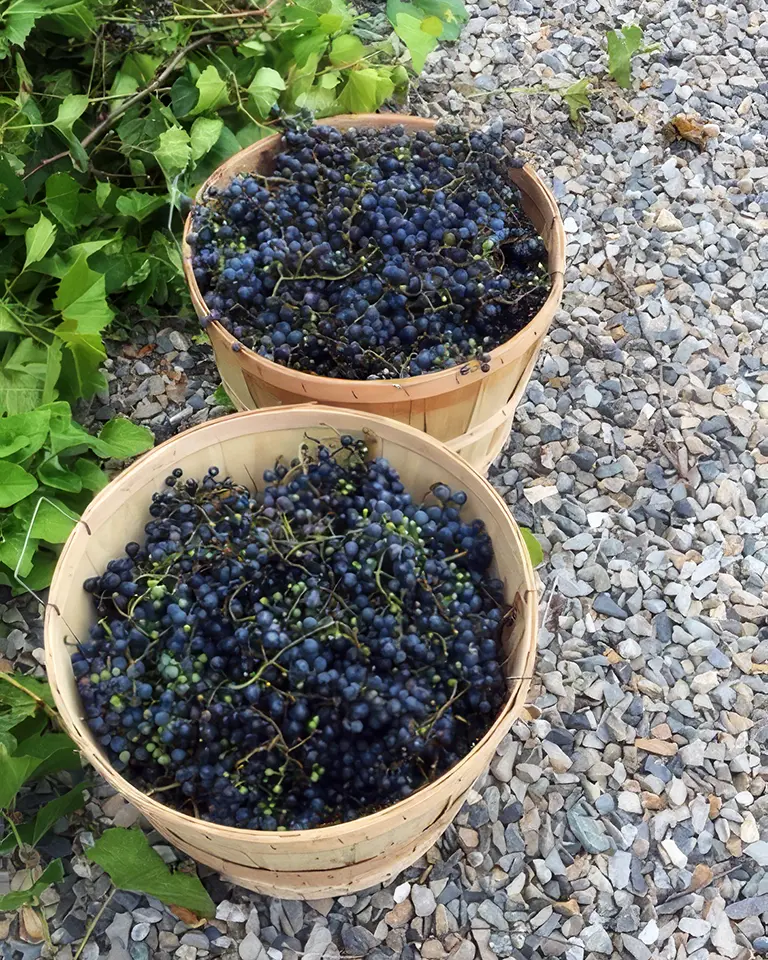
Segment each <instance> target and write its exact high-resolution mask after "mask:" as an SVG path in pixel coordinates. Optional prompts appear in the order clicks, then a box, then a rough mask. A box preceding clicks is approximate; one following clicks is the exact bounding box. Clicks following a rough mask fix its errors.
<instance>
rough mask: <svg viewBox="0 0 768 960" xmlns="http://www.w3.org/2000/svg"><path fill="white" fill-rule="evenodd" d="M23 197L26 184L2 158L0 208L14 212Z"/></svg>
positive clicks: (0, 162) (0, 168)
mask: <svg viewBox="0 0 768 960" xmlns="http://www.w3.org/2000/svg"><path fill="white" fill-rule="evenodd" d="M0 59H2V56H0ZM23 197H24V184H23V183H22V182H21V177H20V176H19V175H18V174H17V173H16V171H15V170H14V169H13V167H12V166H11V165H10V163H8V161H7V159H6V158H5V157H0V207H2V208H3V209H4V210H12V209H13V208H14V207H15V206H16V204H17V203H18V202H19V200H21V199H22V198H23Z"/></svg>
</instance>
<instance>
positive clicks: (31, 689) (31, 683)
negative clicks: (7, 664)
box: [0, 673, 56, 710]
mask: <svg viewBox="0 0 768 960" xmlns="http://www.w3.org/2000/svg"><path fill="white" fill-rule="evenodd" d="M9 679H12V680H13V681H14V683H15V684H16V685H17V686H16V688H15V689H18V687H23V688H24V690H26V691H27V696H29V699H30V700H32V701H34V703H35V704H36V705H38V706H40V707H42V706H43V705H45V706H47V707H50V708H51V710H55V709H56V701H55V700H54V699H53V693H51V686H50V684H49V683H48V682H47V680H38V679H37V677H30V676H26V675H23V674H20V673H17V674H14V676H13V677H12V678H9V677H8V676H7V675H6V674H3V675H2V676H0V689H5V688H7V687H9V686H12V684H10V683H9ZM1 699H2V695H0V700H1Z"/></svg>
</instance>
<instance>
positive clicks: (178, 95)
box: [171, 74, 200, 117]
mask: <svg viewBox="0 0 768 960" xmlns="http://www.w3.org/2000/svg"><path fill="white" fill-rule="evenodd" d="M199 97H200V91H199V90H198V89H197V87H196V86H195V84H194V83H193V82H192V80H190V79H189V77H186V76H184V75H183V74H182V76H180V77H179V79H178V80H177V81H176V82H175V83H174V85H173V86H172V87H171V109H172V110H173V112H174V115H175V116H177V117H186V116H187V114H189V113H191V112H192V110H194V109H195V106H196V104H197V101H198V99H199Z"/></svg>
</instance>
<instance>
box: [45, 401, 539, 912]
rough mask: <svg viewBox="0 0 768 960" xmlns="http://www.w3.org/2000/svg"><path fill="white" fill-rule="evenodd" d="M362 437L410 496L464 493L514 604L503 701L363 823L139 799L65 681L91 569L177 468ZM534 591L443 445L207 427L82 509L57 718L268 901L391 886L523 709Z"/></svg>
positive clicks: (266, 419) (486, 504) (233, 468)
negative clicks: (232, 822) (249, 815)
mask: <svg viewBox="0 0 768 960" xmlns="http://www.w3.org/2000/svg"><path fill="white" fill-rule="evenodd" d="M339 434H351V435H353V436H355V437H363V438H365V440H366V442H367V444H368V448H369V451H370V455H371V456H383V457H386V458H388V460H389V461H390V463H391V464H392V466H393V467H394V468H395V469H396V470H398V472H399V473H400V476H401V480H402V482H403V483H404V484H405V487H406V489H407V490H409V491H411V492H413V493H414V494H415V495H418V496H421V495H422V494H423V493H425V492H426V491H427V490H428V489H429V487H430V485H431V484H433V483H436V482H444V483H447V484H449V485H450V486H451V487H452V488H453V489H464V490H465V491H466V492H467V496H468V500H467V506H466V510H467V515H471V516H472V517H478V518H480V519H481V520H483V521H484V522H485V525H486V528H487V530H488V533H489V534H490V536H491V538H492V540H493V546H494V552H495V560H494V568H493V575H494V576H496V577H498V578H499V579H500V580H501V581H502V582H503V584H504V594H505V600H506V601H507V603H509V604H510V606H511V607H512V615H511V616H510V617H508V618H507V626H506V627H505V629H504V633H503V638H502V644H503V659H502V663H503V667H504V673H505V677H506V678H507V696H506V700H505V702H504V704H503V707H502V709H501V712H500V713H499V715H498V716H497V717H496V719H495V720H494V722H493V725H492V726H491V727H490V729H489V730H488V732H487V733H486V734H485V735H484V736H483V737H482V739H481V740H480V741H479V742H478V743H476V745H475V746H474V747H473V748H472V749H471V750H470V752H469V753H468V754H467V755H466V756H465V757H464V758H463V759H462V760H460V762H459V763H457V764H456V765H455V766H453V767H452V768H451V769H449V770H448V771H447V772H446V773H444V774H442V776H440V777H439V778H438V779H437V780H435V781H433V782H432V783H429V784H427V785H425V786H423V787H421V788H420V789H418V790H416V791H415V792H414V793H413V794H411V795H410V796H409V797H407V798H406V799H404V800H400V801H398V802H396V803H394V804H393V805H392V806H389V807H386V808H385V809H382V810H380V811H378V812H376V813H372V814H369V815H366V816H363V817H361V818H359V819H357V820H352V821H349V822H346V823H340V824H336V825H331V826H324V827H318V828H314V829H309V830H301V831H274V832H273V831H256V830H247V829H239V828H235V827H227V826H223V825H220V824H215V823H209V822H206V821H202V820H198V819H195V818H194V817H192V816H190V815H187V814H185V813H181V812H179V811H178V810H175V809H172V808H170V807H168V806H165V805H163V804H162V803H161V802H159V800H157V799H153V798H152V797H150V796H147V795H146V794H145V793H143V792H142V791H141V790H140V789H138V788H137V787H136V786H135V785H134V784H132V783H130V782H128V780H127V779H125V778H123V777H122V776H121V775H120V774H119V773H118V772H117V771H116V770H115V769H114V768H113V767H111V766H110V763H109V762H108V760H107V758H106V755H105V753H104V752H103V750H102V748H101V746H100V745H99V744H98V742H97V739H96V738H95V737H94V735H93V734H92V732H91V731H90V728H89V727H88V725H87V723H86V720H85V714H84V710H83V705H82V702H81V700H80V697H79V694H78V690H77V684H76V680H75V677H74V674H73V669H72V663H71V659H70V657H71V654H72V652H73V650H74V649H75V638H76V637H77V638H79V639H82V638H85V637H87V635H88V631H89V628H90V627H91V625H92V623H93V621H94V611H93V607H92V599H91V596H90V595H89V594H87V593H86V592H85V591H84V589H83V586H82V585H83V581H84V580H85V579H86V578H88V577H92V576H94V575H98V574H99V573H100V572H101V571H103V570H104V569H105V567H106V564H107V562H108V561H109V560H110V559H112V558H113V557H117V556H120V555H122V551H123V549H124V546H125V544H126V543H127V542H129V541H131V540H139V539H141V535H142V531H143V528H144V525H145V523H146V522H147V521H148V520H149V510H148V508H149V505H150V502H151V498H152V494H153V493H154V492H155V491H157V490H159V489H161V487H162V484H163V480H164V478H165V477H166V476H167V475H168V474H169V473H170V472H171V471H172V470H173V469H175V468H177V467H180V468H182V469H183V471H184V475H185V476H187V477H200V476H202V475H203V474H204V473H205V471H206V470H207V469H208V468H209V467H210V466H211V465H214V464H215V465H218V466H219V467H220V468H221V471H222V473H224V474H228V475H231V476H232V478H233V479H234V480H235V481H238V482H241V483H243V484H246V485H250V486H251V488H253V483H252V481H251V480H250V478H251V477H260V475H261V473H262V472H263V470H265V469H267V468H272V467H274V464H275V459H276V458H277V457H278V456H279V455H282V456H283V457H285V458H286V461H287V462H290V460H291V458H292V457H295V456H296V452H297V450H298V449H299V447H300V445H301V444H302V442H303V441H304V440H305V439H306V438H307V437H311V438H314V439H317V438H322V437H329V438H331V437H333V436H338V435H339ZM536 608H537V596H536V589H535V582H534V574H533V570H532V567H531V562H530V559H529V556H528V552H527V550H526V547H525V543H524V541H523V539H522V537H521V535H520V532H519V530H518V528H517V526H516V524H515V522H514V520H513V519H512V518H511V516H510V513H509V511H508V510H507V508H506V506H505V505H504V503H503V501H502V500H501V498H500V497H499V496H498V494H497V493H496V492H495V491H494V489H493V488H492V487H491V486H490V484H489V483H488V482H487V481H486V480H484V479H483V478H481V477H480V476H478V475H477V474H476V473H475V472H474V471H473V470H472V469H471V467H469V466H468V464H467V463H466V462H465V461H464V460H463V459H461V458H460V457H458V456H457V455H456V454H454V453H453V452H451V451H450V450H447V449H446V448H445V447H444V446H443V445H442V444H440V443H438V442H437V441H436V440H434V439H432V438H431V437H429V436H427V435H425V434H424V433H421V432H420V431H418V430H415V429H413V428H412V427H407V426H403V425H401V424H398V423H396V422H394V421H392V420H388V419H385V418H381V417H374V416H370V415H366V414H361V413H357V412H355V411H350V410H339V409H336V408H331V407H320V406H317V405H304V404H302V405H294V406H292V407H287V406H286V407H279V408H275V409H272V410H263V411H246V412H244V413H237V414H233V415H232V416H229V417H225V418H223V419H221V420H216V421H213V422H211V423H206V424H203V425H201V426H198V427H195V428H193V429H191V430H188V431H186V432H184V433H182V434H181V435H180V436H178V437H175V438H173V439H171V440H168V441H167V442H165V443H163V444H161V445H160V446H158V447H156V448H155V449H154V450H152V451H151V452H150V453H148V454H146V455H145V456H144V457H142V458H141V459H140V460H138V461H137V462H136V463H135V464H133V466H131V467H129V468H128V469H127V470H125V471H124V472H123V473H122V474H121V475H120V476H119V477H118V478H117V479H116V480H114V481H113V482H112V483H110V484H109V486H108V487H106V488H105V489H104V490H103V491H102V492H101V493H100V494H99V495H98V496H97V497H96V498H95V499H94V500H93V502H92V503H91V504H90V506H89V507H88V508H87V509H86V511H85V513H84V514H83V517H82V520H81V521H80V523H78V525H77V526H76V527H75V530H74V531H73V533H72V534H71V536H70V538H69V540H68V541H67V544H66V546H65V547H64V550H63V552H62V554H61V558H60V560H59V563H58V565H57V568H56V572H55V575H54V578H53V584H52V587H51V592H50V602H49V604H48V610H47V616H46V621H45V649H46V665H47V670H48V678H49V680H50V683H51V687H52V690H53V695H54V698H55V700H56V704H57V706H58V708H59V710H60V712H61V716H62V719H63V723H64V725H65V727H66V729H67V732H68V733H69V734H70V736H71V737H72V738H73V739H74V740H75V741H76V743H77V744H78V746H79V748H80V749H81V751H82V752H83V754H84V755H85V756H86V758H87V759H88V760H89V761H90V763H91V764H92V765H93V766H94V767H95V768H96V769H97V770H98V771H99V773H100V774H101V775H102V776H103V777H104V778H105V779H106V780H107V781H108V782H109V783H110V784H111V785H112V786H113V787H114V788H115V789H116V790H117V791H119V793H120V794H122V795H123V796H124V797H125V798H126V800H128V801H130V802H131V803H132V804H133V805H134V806H135V807H136V808H137V809H138V810H140V811H141V813H143V814H144V815H145V816H146V818H147V819H148V820H149V821H150V822H151V823H152V824H153V825H154V826H155V827H156V828H157V830H158V831H159V832H160V833H161V834H163V836H165V837H166V838H167V839H168V840H169V841H170V842H171V843H173V844H175V845H176V846H177V847H179V848H180V849H181V850H184V851H185V852H186V853H188V854H189V855H190V856H191V857H193V858H194V859H195V860H198V861H199V862H201V863H204V864H207V865H208V866H209V867H212V868H213V869H215V870H217V871H218V872H219V873H221V874H222V875H223V876H225V877H226V878H228V879H230V880H231V881H233V882H235V883H237V884H240V885H241V886H244V887H248V888H250V889H253V890H258V891H260V892H262V893H266V894H270V895H272V896H277V897H284V898H292V899H313V898H319V897H326V896H336V895H342V894H345V893H350V892H353V891H357V890H361V889H365V888H366V887H370V886H372V885H374V884H376V883H381V882H383V883H386V882H389V881H390V880H391V879H392V878H393V877H395V876H396V875H397V873H398V872H399V871H400V870H402V869H404V868H405V867H407V866H408V865H410V864H411V863H413V862H414V861H415V860H417V859H418V858H419V857H420V856H421V855H422V854H423V853H424V852H425V851H426V850H427V849H428V848H429V847H430V846H431V845H432V844H433V843H434V842H435V841H436V840H437V839H438V837H439V836H440V835H441V834H442V832H443V831H444V830H445V829H446V828H447V827H448V825H449V824H450V823H451V820H452V819H453V817H454V816H455V815H456V813H457V811H458V810H459V808H460V807H461V804H462V803H463V801H464V798H465V797H466V795H467V792H468V791H469V789H470V787H471V786H472V784H473V782H474V781H475V780H476V779H477V777H479V776H480V775H481V774H482V773H483V772H484V771H485V770H486V769H487V767H488V765H489V763H490V762H491V760H492V758H493V756H494V753H495V750H496V748H497V747H498V745H499V743H500V742H501V740H502V738H503V737H504V735H505V733H506V732H507V730H508V729H509V727H510V725H511V723H512V721H513V719H514V718H515V717H516V716H517V715H518V713H519V712H520V710H522V708H523V705H524V699H525V694H526V691H527V689H528V678H529V677H530V675H531V672H532V669H533V664H534V655H535V645H536V615H537V614H536Z"/></svg>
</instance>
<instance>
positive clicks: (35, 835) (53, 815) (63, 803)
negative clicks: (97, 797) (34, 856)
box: [31, 783, 85, 846]
mask: <svg viewBox="0 0 768 960" xmlns="http://www.w3.org/2000/svg"><path fill="white" fill-rule="evenodd" d="M84 790H85V784H84V783H79V784H78V785H77V786H76V787H73V788H72V789H71V790H69V791H68V792H67V793H64V794H62V795H61V796H60V797H56V799H55V800H51V801H50V802H49V803H46V804H45V806H44V807H41V808H40V809H39V810H38V811H37V814H36V815H35V819H34V820H33V821H32V824H31V826H32V841H31V842H32V845H33V846H34V845H35V844H37V843H38V842H39V841H40V840H42V838H43V837H44V836H45V835H46V833H48V831H49V830H50V829H51V827H52V826H54V824H55V823H56V821H57V820H58V819H60V818H61V817H65V816H66V815H67V814H68V813H74V812H75V810H79V809H80V808H81V807H82V806H83V802H84V801H83V791H84Z"/></svg>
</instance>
